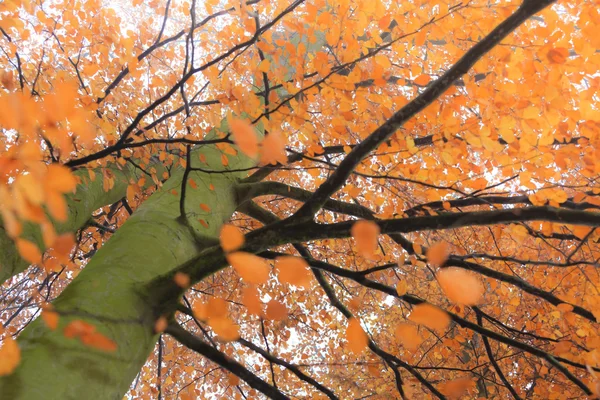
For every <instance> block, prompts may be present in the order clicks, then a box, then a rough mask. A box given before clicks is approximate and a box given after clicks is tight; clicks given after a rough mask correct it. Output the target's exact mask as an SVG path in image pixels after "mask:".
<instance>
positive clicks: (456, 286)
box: [436, 267, 484, 306]
mask: <svg viewBox="0 0 600 400" xmlns="http://www.w3.org/2000/svg"><path fill="white" fill-rule="evenodd" d="M436 278H437V280H438V283H439V284H440V286H441V287H442V290H443V291H444V294H445V295H446V297H448V299H449V300H450V301H452V302H454V303H457V304H464V305H468V306H473V305H476V304H479V302H480V301H481V298H482V297H483V292H484V289H483V285H482V284H481V282H480V281H479V279H477V277H476V276H475V275H473V274H471V273H469V272H468V271H466V270H464V269H462V268H456V267H450V268H444V269H441V270H440V271H438V273H437V274H436Z"/></svg>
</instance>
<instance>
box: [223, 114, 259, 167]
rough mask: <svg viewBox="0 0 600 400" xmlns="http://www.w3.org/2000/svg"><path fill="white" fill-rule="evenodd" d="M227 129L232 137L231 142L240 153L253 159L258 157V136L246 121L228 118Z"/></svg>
mask: <svg viewBox="0 0 600 400" xmlns="http://www.w3.org/2000/svg"><path fill="white" fill-rule="evenodd" d="M229 129H230V130H231V135H232V136H233V142H234V143H235V144H236V145H237V146H238V147H239V148H240V150H241V151H242V153H244V154H245V155H247V156H248V157H252V158H255V157H256V156H257V155H258V136H257V135H256V131H255V129H254V127H253V126H252V125H251V124H250V123H249V122H248V121H246V120H242V119H237V118H229Z"/></svg>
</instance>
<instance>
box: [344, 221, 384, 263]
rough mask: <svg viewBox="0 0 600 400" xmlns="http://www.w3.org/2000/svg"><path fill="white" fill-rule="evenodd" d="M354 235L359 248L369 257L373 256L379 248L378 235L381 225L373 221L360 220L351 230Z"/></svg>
mask: <svg viewBox="0 0 600 400" xmlns="http://www.w3.org/2000/svg"><path fill="white" fill-rule="evenodd" d="M350 233H351V234H352V237H353V238H354V240H356V246H357V247H358V250H359V251H360V252H361V253H363V255H365V256H367V257H372V256H373V255H374V253H375V250H377V236H378V235H379V225H377V224H376V223H375V222H373V221H367V220H360V221H356V222H355V223H354V225H352V229H351V230H350Z"/></svg>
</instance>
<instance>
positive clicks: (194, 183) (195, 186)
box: [188, 179, 198, 189]
mask: <svg viewBox="0 0 600 400" xmlns="http://www.w3.org/2000/svg"><path fill="white" fill-rule="evenodd" d="M188 183H189V184H190V186H191V188H192V189H196V188H197V187H198V184H197V183H196V181H195V180H193V179H190V180H188Z"/></svg>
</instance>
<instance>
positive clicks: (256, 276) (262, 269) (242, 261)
mask: <svg viewBox="0 0 600 400" xmlns="http://www.w3.org/2000/svg"><path fill="white" fill-rule="evenodd" d="M226 258H227V262H228V263H229V264H230V265H231V266H232V267H233V268H234V269H235V270H236V271H237V273H238V274H239V275H240V277H241V278H242V279H243V280H244V281H246V282H248V283H254V284H261V283H265V282H266V281H267V279H269V272H270V271H271V268H269V264H267V262H266V261H265V260H264V259H262V258H260V257H258V256H255V255H254V254H250V253H245V252H242V251H238V252H235V253H231V254H228V255H227V256H226Z"/></svg>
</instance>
